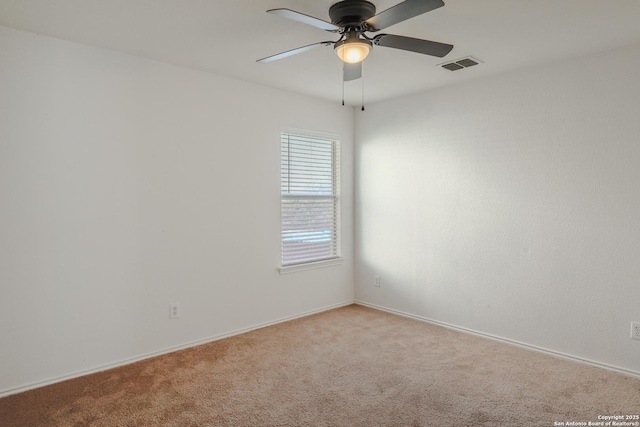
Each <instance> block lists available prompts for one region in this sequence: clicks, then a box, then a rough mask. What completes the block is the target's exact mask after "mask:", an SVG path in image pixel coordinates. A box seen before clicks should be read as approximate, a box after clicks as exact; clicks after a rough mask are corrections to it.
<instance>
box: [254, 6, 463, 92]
mask: <svg viewBox="0 0 640 427" xmlns="http://www.w3.org/2000/svg"><path fill="white" fill-rule="evenodd" d="M442 6H444V2H443V1H442V0H405V1H403V2H401V3H398V4H396V5H395V6H393V7H391V8H389V9H387V10H384V11H382V12H380V13H378V14H377V15H376V7H375V5H374V4H373V3H371V2H369V1H367V0H342V1H339V2H337V3H335V4H334V5H332V6H331V7H330V8H329V17H330V19H331V22H327V21H323V20H322V19H318V18H315V17H313V16H309V15H305V14H303V13H300V12H296V11H294V10H291V9H270V10H267V12H268V13H271V14H273V15H276V16H280V17H283V18H287V19H291V20H293V21H297V22H302V23H303V24H307V25H311V26H313V27H316V28H320V29H321V30H325V31H328V32H330V33H335V34H339V35H340V38H339V39H338V40H337V41H323V42H318V43H314V44H310V45H307V46H302V47H299V48H297V49H293V50H288V51H286V52H281V53H278V54H275V55H271V56H267V57H266V58H262V59H258V60H257V62H262V63H264V62H271V61H276V60H278V59H283V58H288V57H290V56H293V55H297V54H299V53H303V52H307V51H309V50H312V49H315V48H318V47H320V46H331V45H333V48H334V50H335V52H336V54H337V55H338V57H340V59H341V60H342V61H343V62H344V74H343V79H344V81H350V80H356V79H359V78H360V77H362V61H363V60H364V59H365V58H366V57H367V55H369V52H370V51H371V49H372V48H373V46H374V45H375V46H383V47H390V48H394V49H402V50H407V51H410V52H416V53H422V54H424V55H431V56H437V57H439V58H442V57H443V56H445V55H447V54H448V53H449V52H450V51H451V49H453V45H450V44H445V43H439V42H435V41H430V40H422V39H416V38H412V37H405V36H396V35H393V34H378V35H376V36H374V37H369V36H367V34H366V33H375V32H378V31H380V30H382V29H384V28H387V27H390V26H392V25H394V24H397V23H399V22H402V21H405V20H407V19H410V18H413V17H415V16H418V15H421V14H423V13H426V12H429V11H431V10H434V9H437V8H439V7H442Z"/></svg>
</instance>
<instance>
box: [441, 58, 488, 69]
mask: <svg viewBox="0 0 640 427" xmlns="http://www.w3.org/2000/svg"><path fill="white" fill-rule="evenodd" d="M478 64H482V61H480V60H478V59H476V58H474V57H472V56H466V57H464V58H459V59H454V60H453V61H449V62H445V63H443V64H438V66H439V67H442V68H444V69H446V70H449V71H457V70H462V69H463V68H469V67H473V66H474V65H478Z"/></svg>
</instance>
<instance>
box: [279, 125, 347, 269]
mask: <svg viewBox="0 0 640 427" xmlns="http://www.w3.org/2000/svg"><path fill="white" fill-rule="evenodd" d="M280 146H281V151H280V152H281V162H280V163H281V180H280V188H281V218H282V265H283V266H287V265H293V264H302V263H307V262H313V261H320V260H325V259H330V258H336V257H338V256H339V244H338V228H339V221H338V218H339V198H338V189H339V188H340V185H339V151H340V150H339V142H338V141H336V140H333V139H327V138H320V137H312V136H305V135H294V134H290V133H283V134H282V135H281V139H280Z"/></svg>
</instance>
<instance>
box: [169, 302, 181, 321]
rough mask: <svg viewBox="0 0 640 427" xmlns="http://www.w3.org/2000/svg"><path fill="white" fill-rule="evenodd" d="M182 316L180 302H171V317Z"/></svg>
mask: <svg viewBox="0 0 640 427" xmlns="http://www.w3.org/2000/svg"><path fill="white" fill-rule="evenodd" d="M178 317H180V304H169V319H177V318H178Z"/></svg>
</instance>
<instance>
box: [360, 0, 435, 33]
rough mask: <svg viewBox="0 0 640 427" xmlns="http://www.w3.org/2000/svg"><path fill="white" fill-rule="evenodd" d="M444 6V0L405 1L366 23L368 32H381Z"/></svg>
mask: <svg viewBox="0 0 640 427" xmlns="http://www.w3.org/2000/svg"><path fill="white" fill-rule="evenodd" d="M442 6H444V2H443V1H442V0H405V1H403V2H402V3H398V4H397V5H395V6H392V7H390V8H389V9H387V10H383V11H382V12H380V13H378V14H377V15H376V16H373V17H371V18H369V19H367V20H366V21H365V23H366V24H367V26H368V28H369V29H368V31H380V30H382V29H384V28H387V27H390V26H392V25H394V24H397V23H398V22H402V21H406V20H407V19H410V18H413V17H414V16H418V15H422V14H423V13H426V12H429V11H431V10H433V9H437V8H439V7H442Z"/></svg>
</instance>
